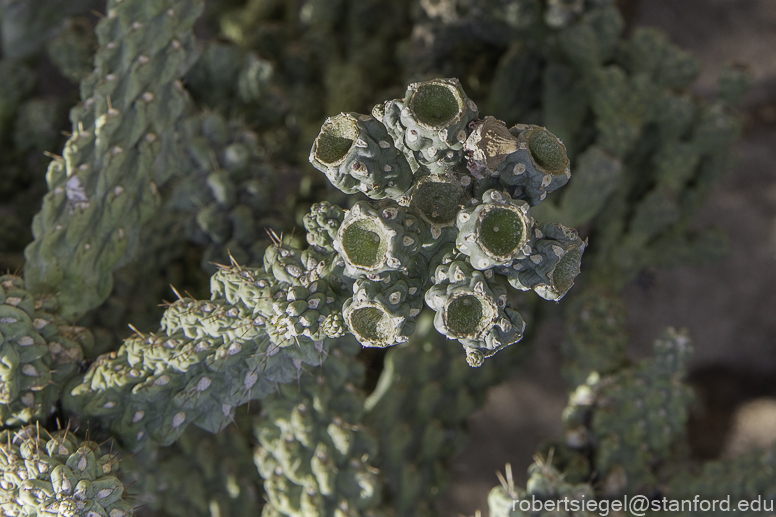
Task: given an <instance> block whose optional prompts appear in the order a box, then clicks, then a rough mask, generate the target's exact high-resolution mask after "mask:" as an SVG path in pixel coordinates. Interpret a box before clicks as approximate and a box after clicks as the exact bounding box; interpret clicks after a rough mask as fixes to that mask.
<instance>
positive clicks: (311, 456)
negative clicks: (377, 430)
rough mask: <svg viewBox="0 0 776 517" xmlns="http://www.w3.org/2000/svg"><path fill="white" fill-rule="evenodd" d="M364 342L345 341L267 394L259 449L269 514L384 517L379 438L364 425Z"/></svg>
mask: <svg viewBox="0 0 776 517" xmlns="http://www.w3.org/2000/svg"><path fill="white" fill-rule="evenodd" d="M359 348H360V347H359V346H358V344H356V343H354V342H352V341H350V342H348V341H347V340H343V341H340V342H339V343H338V346H337V348H336V349H332V350H331V353H330V354H329V357H328V358H327V359H326V362H325V363H323V365H322V366H321V368H320V369H316V370H315V371H311V372H309V373H304V374H303V375H302V376H301V377H300V380H299V383H298V384H288V385H285V386H284V387H282V388H281V389H280V392H279V393H277V394H275V395H273V396H271V397H268V398H266V399H264V401H263V402H262V414H261V417H260V418H257V419H256V423H255V425H254V432H255V435H256V438H257V440H258V442H259V445H258V447H257V448H256V451H255V454H254V460H255V462H256V466H257V467H258V469H259V472H260V473H261V476H262V477H263V478H264V480H265V481H264V489H265V491H266V493H267V501H268V504H267V506H265V509H264V513H263V515H287V516H293V517H323V516H329V515H332V516H338V517H346V516H347V517H350V516H353V517H357V516H361V515H364V516H366V515H376V514H375V513H373V512H372V511H370V508H371V509H373V508H375V507H376V506H377V504H379V502H380V483H379V481H378V477H377V471H376V469H374V468H372V467H371V464H372V463H373V462H374V461H375V459H376V454H377V447H376V443H375V440H374V438H373V437H372V436H371V435H370V434H369V432H368V431H367V429H366V428H365V427H364V426H363V425H361V424H360V423H359V422H360V421H361V418H362V415H363V412H364V407H363V403H364V393H363V392H362V391H360V390H359V389H358V388H356V386H358V385H359V384H360V383H361V379H362V378H363V373H364V372H363V366H362V365H361V364H359V363H358V362H356V361H354V358H355V355H356V354H357V353H358V350H359Z"/></svg>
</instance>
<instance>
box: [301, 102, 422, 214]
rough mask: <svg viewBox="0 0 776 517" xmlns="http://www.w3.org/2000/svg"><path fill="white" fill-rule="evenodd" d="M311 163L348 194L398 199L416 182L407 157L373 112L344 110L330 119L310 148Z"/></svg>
mask: <svg viewBox="0 0 776 517" xmlns="http://www.w3.org/2000/svg"><path fill="white" fill-rule="evenodd" d="M310 163H312V164H313V166H314V167H315V168H316V169H318V170H319V171H321V172H323V173H324V174H326V177H328V178H329V181H331V183H332V184H333V185H334V186H335V187H337V188H338V189H340V190H341V191H343V192H345V193H346V194H354V193H355V192H363V193H364V194H366V195H367V196H369V197H371V198H372V199H382V198H385V197H390V198H394V199H396V198H399V197H401V195H402V194H404V192H406V190H407V189H408V188H409V187H410V185H411V183H412V169H411V168H410V165H409V163H408V162H407V159H406V158H405V157H404V155H403V154H402V153H401V152H400V151H399V150H398V149H396V147H395V146H394V145H393V140H392V139H391V137H390V135H389V134H388V132H387V131H386V129H385V126H383V125H382V124H381V123H380V122H379V121H378V120H376V119H375V118H374V117H372V116H371V115H359V114H358V113H341V114H339V115H337V116H336V117H331V118H328V119H326V122H324V123H323V126H322V127H321V132H320V134H319V135H318V137H317V138H316V139H315V142H314V143H313V147H312V150H311V151H310Z"/></svg>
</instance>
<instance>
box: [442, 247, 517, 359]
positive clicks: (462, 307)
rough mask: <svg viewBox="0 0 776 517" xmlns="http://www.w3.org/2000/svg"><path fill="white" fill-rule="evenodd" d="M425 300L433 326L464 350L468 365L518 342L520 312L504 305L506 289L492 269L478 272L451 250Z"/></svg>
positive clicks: (505, 303)
mask: <svg viewBox="0 0 776 517" xmlns="http://www.w3.org/2000/svg"><path fill="white" fill-rule="evenodd" d="M426 303H427V304H428V305H429V307H431V308H432V309H434V310H435V311H436V316H435V317H434V326H435V327H436V329H437V331H438V332H439V333H440V334H443V335H444V336H446V337H447V338H448V339H457V340H458V341H460V342H461V344H463V346H464V349H465V350H466V360H467V362H468V363H469V365H470V366H475V367H476V366H481V365H482V361H483V360H484V359H485V358H486V357H491V356H492V355H494V354H495V353H496V352H498V351H499V350H502V349H504V348H505V347H507V346H509V345H510V344H512V343H515V342H517V341H519V340H520V339H521V338H522V336H523V331H524V330H525V322H523V319H522V317H521V316H520V313H518V312H517V311H515V310H513V309H511V308H510V307H508V306H507V292H506V289H505V288H504V287H503V286H501V285H500V284H499V283H498V282H496V281H495V279H494V275H493V271H491V270H489V269H488V270H485V271H478V270H476V269H474V268H472V266H471V265H469V264H468V263H466V262H465V261H464V260H463V257H462V256H460V255H458V256H456V255H455V254H454V253H449V254H447V255H445V257H444V258H443V259H442V263H441V264H440V265H439V266H437V268H436V272H435V274H434V285H433V287H432V288H431V289H429V290H428V291H426Z"/></svg>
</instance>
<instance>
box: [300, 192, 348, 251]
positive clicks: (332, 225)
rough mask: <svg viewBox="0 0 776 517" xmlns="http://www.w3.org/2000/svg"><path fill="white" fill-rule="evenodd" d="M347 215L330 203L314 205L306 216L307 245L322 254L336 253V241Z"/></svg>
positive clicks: (324, 202)
mask: <svg viewBox="0 0 776 517" xmlns="http://www.w3.org/2000/svg"><path fill="white" fill-rule="evenodd" d="M346 213H347V211H346V210H343V209H342V208H340V207H338V206H336V205H332V204H331V203H329V202H328V201H322V202H320V203H316V204H314V205H313V206H312V207H311V208H310V213H309V214H306V215H305V216H304V228H305V230H307V243H308V244H310V246H312V247H313V248H314V249H317V250H319V251H321V252H322V253H334V252H335V249H334V240H335V239H336V238H337V232H338V231H339V228H340V225H342V221H343V219H345V214H346Z"/></svg>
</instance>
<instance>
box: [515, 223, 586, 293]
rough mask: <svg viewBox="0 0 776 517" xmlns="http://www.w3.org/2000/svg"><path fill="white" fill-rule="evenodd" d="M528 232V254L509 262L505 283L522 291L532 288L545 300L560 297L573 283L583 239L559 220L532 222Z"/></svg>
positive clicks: (582, 248) (584, 245) (577, 271)
mask: <svg viewBox="0 0 776 517" xmlns="http://www.w3.org/2000/svg"><path fill="white" fill-rule="evenodd" d="M532 232H533V237H534V239H533V242H532V246H531V251H530V254H529V256H528V257H525V258H522V259H517V260H515V261H514V262H513V263H512V264H511V270H510V271H509V272H508V273H507V278H509V283H510V285H512V287H514V288H515V289H520V290H522V291H527V290H529V289H533V290H534V291H536V294H538V295H539V296H541V297H542V298H544V299H545V300H560V299H561V298H563V296H565V294H566V293H567V292H568V291H569V289H571V287H572V286H573V285H574V279H575V278H576V277H577V275H578V274H579V268H580V262H581V260H582V253H584V251H585V247H586V246H587V241H583V240H582V239H580V238H579V235H577V231H576V230H574V229H573V228H566V227H565V226H563V225H562V224H559V223H544V224H540V225H536V226H535V227H534V228H533V230H532Z"/></svg>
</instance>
